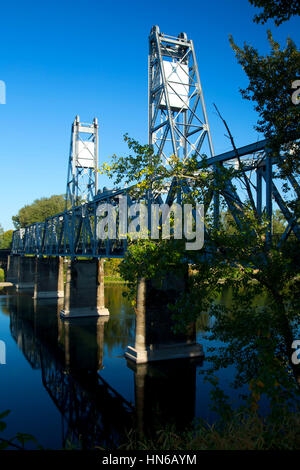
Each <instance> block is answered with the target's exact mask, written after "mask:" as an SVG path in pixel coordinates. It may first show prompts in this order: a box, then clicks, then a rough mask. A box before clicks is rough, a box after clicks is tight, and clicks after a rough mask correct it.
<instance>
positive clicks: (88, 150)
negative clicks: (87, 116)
mask: <svg viewBox="0 0 300 470" xmlns="http://www.w3.org/2000/svg"><path fill="white" fill-rule="evenodd" d="M97 170H98V120H97V118H94V121H93V123H92V124H85V123H82V122H80V121H79V116H76V118H75V120H74V122H73V124H72V131H71V143H70V156H69V165H68V177H67V190H66V208H70V206H71V207H74V206H77V205H79V204H82V203H83V202H88V201H91V200H92V199H93V198H94V196H95V195H96V193H97V189H98V173H97Z"/></svg>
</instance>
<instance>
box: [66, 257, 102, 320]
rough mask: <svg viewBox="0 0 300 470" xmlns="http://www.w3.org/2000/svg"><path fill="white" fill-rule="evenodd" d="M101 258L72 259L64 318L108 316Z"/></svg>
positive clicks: (69, 266)
mask: <svg viewBox="0 0 300 470" xmlns="http://www.w3.org/2000/svg"><path fill="white" fill-rule="evenodd" d="M107 315H109V311H108V309H107V308H105V303H104V264H103V260H101V259H99V260H98V259H91V260H71V261H70V262H69V264H68V267H67V274H66V284H65V302H64V309H63V310H62V311H61V317H62V318H72V317H91V316H96V317H98V316H107Z"/></svg>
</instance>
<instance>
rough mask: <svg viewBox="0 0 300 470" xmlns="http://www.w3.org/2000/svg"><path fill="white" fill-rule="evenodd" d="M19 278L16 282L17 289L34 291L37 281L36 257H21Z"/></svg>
mask: <svg viewBox="0 0 300 470" xmlns="http://www.w3.org/2000/svg"><path fill="white" fill-rule="evenodd" d="M19 258H20V259H19V276H18V281H17V282H16V284H15V285H16V289H17V290H21V289H33V288H34V279H35V263H36V258H35V257H29V256H28V257H27V256H20V257H19Z"/></svg>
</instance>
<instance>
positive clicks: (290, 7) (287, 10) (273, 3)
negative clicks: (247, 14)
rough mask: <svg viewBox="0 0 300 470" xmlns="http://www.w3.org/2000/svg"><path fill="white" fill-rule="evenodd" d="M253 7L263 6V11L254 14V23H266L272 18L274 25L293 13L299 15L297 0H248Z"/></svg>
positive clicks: (299, 9)
mask: <svg viewBox="0 0 300 470" xmlns="http://www.w3.org/2000/svg"><path fill="white" fill-rule="evenodd" d="M249 1H250V3H251V4H252V5H254V6H255V7H259V8H263V11H262V12H261V13H259V14H258V15H255V17H254V21H255V22H256V23H262V24H264V23H266V22H267V21H268V20H269V19H274V21H275V24H276V26H279V25H280V24H281V23H283V22H284V21H287V20H289V19H290V17H291V16H293V15H300V2H299V0H249Z"/></svg>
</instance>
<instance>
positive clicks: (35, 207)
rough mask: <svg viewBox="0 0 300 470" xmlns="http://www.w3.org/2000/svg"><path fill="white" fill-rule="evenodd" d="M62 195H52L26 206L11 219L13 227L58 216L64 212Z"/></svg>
mask: <svg viewBox="0 0 300 470" xmlns="http://www.w3.org/2000/svg"><path fill="white" fill-rule="evenodd" d="M65 203H66V201H65V197H64V195H53V196H51V197H42V198H41V199H36V200H35V201H34V202H33V203H32V204H29V205H26V206H24V207H22V209H20V210H19V212H18V214H17V215H15V216H13V217H12V221H13V224H14V226H15V227H16V228H17V229H18V228H22V227H26V225H30V224H33V223H35V222H43V221H44V220H45V219H46V218H47V217H50V216H52V215H55V214H59V213H60V212H63V211H64V210H65Z"/></svg>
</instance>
